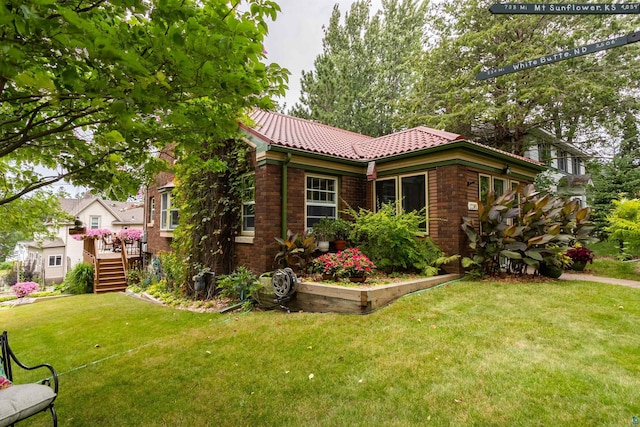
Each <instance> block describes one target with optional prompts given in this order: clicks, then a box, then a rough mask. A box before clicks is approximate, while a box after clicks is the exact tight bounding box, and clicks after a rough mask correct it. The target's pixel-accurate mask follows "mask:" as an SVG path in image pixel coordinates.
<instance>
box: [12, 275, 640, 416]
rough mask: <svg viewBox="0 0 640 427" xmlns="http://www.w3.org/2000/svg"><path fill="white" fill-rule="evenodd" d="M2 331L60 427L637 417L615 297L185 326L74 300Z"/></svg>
mask: <svg viewBox="0 0 640 427" xmlns="http://www.w3.org/2000/svg"><path fill="white" fill-rule="evenodd" d="M0 325H1V326H2V328H4V329H7V330H8V331H9V337H10V341H11V342H12V345H13V347H14V350H15V351H16V353H17V354H18V356H19V357H20V358H21V359H22V360H23V361H24V362H26V363H28V364H35V363H38V362H41V361H48V362H50V363H52V364H53V365H54V366H55V368H56V369H57V370H58V372H60V373H61V376H60V396H59V398H58V400H57V404H56V407H57V410H58V414H59V419H60V425H61V426H275V425H295V426H298V425H300V426H302V425H304V426H314V425H323V426H324V425H344V426H369V427H370V426H382V425H384V426H407V425H416V426H418V425H420V426H422V425H461V424H464V425H474V426H488V425H490V426H514V425H517V426H528V425H531V426H534V425H535V426H543V425H544V426H551V425H553V426H558V425H566V426H575V425H599V426H620V425H630V424H631V422H632V416H640V351H639V350H638V349H640V334H639V331H640V292H639V291H638V289H631V288H626V287H622V286H614V285H603V284H594V283H586V282H554V283H537V284H502V283H491V282H489V283H487V282H482V283H480V282H456V283H452V284H450V285H447V286H444V287H440V288H437V289H432V290H429V291H426V292H422V293H417V294H413V295H409V296H406V297H404V298H401V299H400V300H398V301H396V302H395V303H393V304H391V305H390V306H387V307H385V308H383V309H381V310H379V311H377V312H375V313H373V314H370V315H366V316H358V315H336V314H312V313H293V314H290V315H288V314H286V313H283V312H281V311H272V312H253V313H249V314H232V315H220V314H210V313H193V312H188V311H179V310H175V309H171V308H167V307H161V306H157V305H153V304H150V303H146V302H143V301H140V300H137V299H134V298H132V297H128V296H125V295H123V294H106V295H83V296H75V297H69V298H61V299H57V300H52V301H46V302H39V303H36V304H30V305H24V306H18V307H15V308H11V309H2V310H0ZM96 345H98V346H96ZM311 374H313V377H312V378H311V379H310V375H311ZM50 422H51V421H50V417H49V416H48V415H46V414H40V415H38V416H36V417H33V418H32V421H27V422H24V423H21V424H20V425H21V426H23V425H24V426H40V425H42V426H45V425H47V426H48V425H50Z"/></svg>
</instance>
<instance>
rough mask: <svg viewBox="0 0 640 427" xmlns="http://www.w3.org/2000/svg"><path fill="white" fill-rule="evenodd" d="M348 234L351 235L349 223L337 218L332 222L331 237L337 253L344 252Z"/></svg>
mask: <svg viewBox="0 0 640 427" xmlns="http://www.w3.org/2000/svg"><path fill="white" fill-rule="evenodd" d="M349 234H351V223H350V222H349V221H346V220H344V219H342V218H338V219H336V220H335V221H334V222H333V235H334V238H335V241H334V242H333V244H334V245H335V246H336V250H337V251H342V250H344V248H345V247H346V240H347V239H348V238H349Z"/></svg>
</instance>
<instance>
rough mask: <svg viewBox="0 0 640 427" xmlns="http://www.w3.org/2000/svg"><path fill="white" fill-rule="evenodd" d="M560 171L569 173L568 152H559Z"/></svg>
mask: <svg viewBox="0 0 640 427" xmlns="http://www.w3.org/2000/svg"><path fill="white" fill-rule="evenodd" d="M558 170H559V171H561V172H567V152H566V151H559V152H558Z"/></svg>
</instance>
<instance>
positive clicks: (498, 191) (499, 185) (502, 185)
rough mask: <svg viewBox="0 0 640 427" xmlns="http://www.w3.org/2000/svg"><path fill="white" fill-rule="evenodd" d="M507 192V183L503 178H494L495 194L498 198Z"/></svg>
mask: <svg viewBox="0 0 640 427" xmlns="http://www.w3.org/2000/svg"><path fill="white" fill-rule="evenodd" d="M506 191H507V181H506V180H504V179H502V178H493V192H494V194H495V195H496V198H497V197H500V196H502V195H503V194H504V193H505V192H506Z"/></svg>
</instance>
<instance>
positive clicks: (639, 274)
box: [585, 258, 640, 281]
mask: <svg viewBox="0 0 640 427" xmlns="http://www.w3.org/2000/svg"><path fill="white" fill-rule="evenodd" d="M585 272H586V273H590V274H595V275H596V276H603V277H613V278H616V279H626V280H638V281H640V262H625V261H618V260H616V259H613V258H596V259H595V260H594V261H593V264H587V268H586V271H585Z"/></svg>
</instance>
